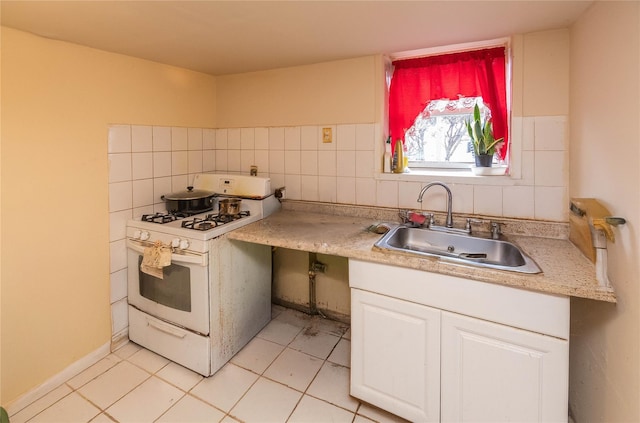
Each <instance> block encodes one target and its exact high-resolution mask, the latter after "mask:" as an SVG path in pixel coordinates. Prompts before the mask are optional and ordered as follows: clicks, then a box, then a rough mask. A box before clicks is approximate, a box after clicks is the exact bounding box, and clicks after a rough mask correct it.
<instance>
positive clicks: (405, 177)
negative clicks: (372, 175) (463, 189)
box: [376, 169, 516, 185]
mask: <svg viewBox="0 0 640 423" xmlns="http://www.w3.org/2000/svg"><path fill="white" fill-rule="evenodd" d="M376 179H377V180H381V181H404V182H427V181H433V180H439V181H441V182H450V183H461V184H470V185H514V184H515V181H516V178H513V177H512V176H511V175H474V174H473V172H472V171H471V170H470V169H442V170H433V169H429V170H426V169H420V170H415V169H411V170H409V171H408V172H406V173H378V174H377V175H376Z"/></svg>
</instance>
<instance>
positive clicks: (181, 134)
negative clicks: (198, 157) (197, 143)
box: [171, 127, 189, 151]
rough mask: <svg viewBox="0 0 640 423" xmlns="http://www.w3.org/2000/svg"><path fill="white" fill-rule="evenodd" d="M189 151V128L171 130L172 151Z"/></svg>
mask: <svg viewBox="0 0 640 423" xmlns="http://www.w3.org/2000/svg"><path fill="white" fill-rule="evenodd" d="M188 149H189V135H188V128H176V127H172V128H171V151H183V150H188Z"/></svg>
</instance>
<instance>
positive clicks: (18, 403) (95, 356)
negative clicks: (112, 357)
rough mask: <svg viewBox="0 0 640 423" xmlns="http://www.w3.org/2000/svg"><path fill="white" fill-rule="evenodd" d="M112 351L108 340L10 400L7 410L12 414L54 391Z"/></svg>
mask: <svg viewBox="0 0 640 423" xmlns="http://www.w3.org/2000/svg"><path fill="white" fill-rule="evenodd" d="M110 352H111V343H110V342H107V343H105V344H104V345H102V346H101V347H100V348H98V349H97V350H95V351H93V352H91V353H89V354H88V355H86V356H84V357H83V358H81V359H80V360H78V361H76V362H74V363H72V364H71V365H69V366H68V367H67V368H66V369H64V370H63V371H61V372H60V373H58V374H56V375H55V376H53V377H52V378H50V379H48V380H47V381H45V382H44V383H42V384H40V385H38V386H37V387H35V388H33V389H32V390H30V391H28V392H27V393H26V394H24V395H22V396H20V397H18V398H17V399H15V400H13V401H12V402H10V403H9V404H8V405H7V406H5V408H6V410H7V412H8V413H9V415H10V416H12V415H14V414H16V413H17V412H19V411H20V410H22V409H23V408H25V407H26V406H28V405H29V404H31V403H32V402H34V401H36V400H38V399H39V398H42V397H43V396H45V395H46V394H48V393H49V392H51V391H53V390H54V389H55V388H57V387H58V386H60V385H62V384H63V383H65V382H66V381H67V380H69V379H71V378H72V377H74V376H75V375H77V374H79V373H81V372H82V371H84V370H85V369H87V368H89V367H91V366H93V365H94V364H95V363H97V362H98V361H100V360H102V359H103V358H105V357H106V356H108V355H109V353H110Z"/></svg>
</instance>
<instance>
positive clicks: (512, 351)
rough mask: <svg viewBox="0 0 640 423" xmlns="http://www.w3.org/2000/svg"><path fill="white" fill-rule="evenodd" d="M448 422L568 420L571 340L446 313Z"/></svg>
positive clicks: (445, 402)
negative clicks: (568, 361)
mask: <svg viewBox="0 0 640 423" xmlns="http://www.w3.org/2000/svg"><path fill="white" fill-rule="evenodd" d="M441 348H442V349H441V351H442V353H441V354H442V355H441V372H442V375H443V377H442V387H441V389H442V391H441V395H442V397H441V400H442V408H441V413H442V421H443V422H500V421H510V422H516V421H517V422H560V421H565V422H566V421H567V403H568V400H569V399H568V376H569V375H568V368H567V365H568V363H567V357H568V356H569V344H568V342H567V341H566V340H562V339H557V338H553V337H550V336H546V335H541V334H538V333H533V332H528V331H524V330H521V329H515V328H512V327H508V326H504V325H498V324H495V323H491V322H486V321H483V320H480V319H475V318H470V317H466V316H460V315H457V314H453V313H447V312H442V338H441Z"/></svg>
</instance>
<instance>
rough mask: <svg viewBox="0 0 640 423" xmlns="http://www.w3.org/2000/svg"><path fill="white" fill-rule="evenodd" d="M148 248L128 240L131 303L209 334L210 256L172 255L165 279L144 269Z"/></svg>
mask: <svg viewBox="0 0 640 423" xmlns="http://www.w3.org/2000/svg"><path fill="white" fill-rule="evenodd" d="M144 249H145V245H143V244H141V243H139V242H137V241H133V240H131V239H128V240H127V275H128V278H127V279H128V282H127V284H128V301H129V304H131V305H133V306H135V307H136V308H138V309H139V310H141V311H143V312H145V313H147V314H150V315H152V316H154V317H157V318H158V319H161V320H164V321H167V322H170V323H173V324H175V325H177V326H182V327H184V328H187V329H190V330H192V331H195V332H198V333H200V334H203V335H208V334H209V271H208V269H209V266H208V263H209V257H208V255H207V254H197V253H189V252H187V253H185V254H172V255H171V265H169V266H167V267H165V268H164V275H163V279H160V278H156V277H155V276H151V275H148V274H146V273H144V272H142V271H141V270H140V264H141V263H142V258H143V256H144Z"/></svg>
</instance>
